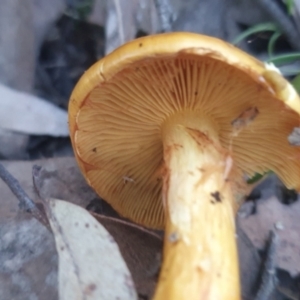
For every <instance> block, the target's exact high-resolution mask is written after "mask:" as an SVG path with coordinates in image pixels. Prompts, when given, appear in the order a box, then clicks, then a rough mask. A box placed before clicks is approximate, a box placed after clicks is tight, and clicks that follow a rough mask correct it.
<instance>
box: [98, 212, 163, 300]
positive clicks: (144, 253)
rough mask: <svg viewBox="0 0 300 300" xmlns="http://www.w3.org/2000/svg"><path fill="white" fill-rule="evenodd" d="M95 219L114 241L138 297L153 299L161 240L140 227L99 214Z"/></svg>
mask: <svg viewBox="0 0 300 300" xmlns="http://www.w3.org/2000/svg"><path fill="white" fill-rule="evenodd" d="M93 216H95V218H96V219H97V220H98V221H99V222H100V223H101V224H102V225H103V226H104V227H105V228H106V230H107V231H108V232H109V233H110V234H111V235H112V236H113V237H114V239H115V241H116V242H117V244H118V245H119V248H120V251H121V253H122V256H123V258H124V260H125V261H126V263H127V266H128V268H129V270H130V272H131V274H132V278H133V280H134V283H135V286H136V289H137V291H138V294H139V295H141V296H143V297H144V298H146V299H152V295H153V292H154V288H155V285H156V279H157V278H156V277H157V276H156V275H158V274H156V273H158V271H159V269H160V263H161V260H160V257H161V252H162V246H163V240H162V237H161V236H160V235H158V234H156V233H154V232H152V231H150V230H147V229H145V228H143V227H141V226H138V225H135V224H132V223H130V222H126V221H123V220H120V219H116V218H111V217H107V216H103V215H99V214H93Z"/></svg>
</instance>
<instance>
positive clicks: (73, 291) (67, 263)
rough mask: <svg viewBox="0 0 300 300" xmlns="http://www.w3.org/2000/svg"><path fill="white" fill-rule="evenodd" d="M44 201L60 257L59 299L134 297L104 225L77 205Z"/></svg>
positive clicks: (125, 271) (105, 299)
mask: <svg viewBox="0 0 300 300" xmlns="http://www.w3.org/2000/svg"><path fill="white" fill-rule="evenodd" d="M46 203H47V205H46V208H47V209H46V210H47V214H48V218H49V221H50V224H51V228H52V230H53V233H54V237H55V242H56V249H57V252H58V256H59V266H58V282H59V299H60V300H70V299H72V300H73V299H74V300H77V299H78V300H79V299H80V300H81V299H82V300H92V299H95V300H99V299H101V300H112V299H120V300H121V299H124V300H125V299H128V300H134V299H137V295H136V292H135V288H134V284H133V281H132V278H131V275H130V272H129V270H128V268H127V266H126V263H125V262H124V260H123V258H122V256H121V253H120V252H119V248H118V246H117V244H116V242H115V241H114V239H113V238H112V236H111V235H110V234H109V233H108V232H107V231H106V230H105V229H104V227H103V226H102V225H101V224H99V222H97V220H96V219H95V218H93V217H92V216H91V214H89V213H88V212H87V211H86V210H85V209H83V208H81V207H79V206H77V205H74V204H71V203H69V202H66V201H62V200H56V199H49V200H47V201H46Z"/></svg>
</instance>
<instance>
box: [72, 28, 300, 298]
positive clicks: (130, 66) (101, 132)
mask: <svg viewBox="0 0 300 300" xmlns="http://www.w3.org/2000/svg"><path fill="white" fill-rule="evenodd" d="M299 114H300V100H299V97H298V95H297V93H296V92H295V90H294V89H293V87H292V86H291V85H290V84H289V83H288V82H287V81H286V80H285V79H284V78H283V77H282V76H281V75H280V73H279V72H278V71H277V70H276V69H275V68H273V67H270V66H269V65H265V64H264V63H262V62H260V61H258V60H256V59H255V58H253V57H251V56H250V55H248V54H246V53H244V52H243V51H241V50H239V49H237V48H235V47H233V46H232V45H230V44H228V43H226V42H224V41H221V40H219V39H216V38H212V37H208V36H203V35H198V34H193V33H183V32H180V33H166V34H158V35H154V36H147V37H143V38H139V39H136V40H134V41H131V42H129V43H127V44H125V45H123V46H121V47H120V48H118V49H116V50H115V51H114V52H112V53H110V54H109V55H107V56H106V57H104V58H103V59H101V60H100V61H99V62H97V63H96V64H94V65H93V66H92V67H91V68H90V69H89V70H88V71H87V72H86V73H85V74H84V75H83V76H82V78H81V79H80V81H79V82H78V84H77V85H76V87H75V89H74V91H73V93H72V95H71V97H70V103H69V126H70V136H71V140H72V144H73V147H74V152H75V156H76V159H77V161H78V164H79V166H80V169H81V171H82V173H83V174H84V176H85V178H86V180H87V181H88V183H89V185H90V186H91V187H93V188H94V190H95V191H96V192H97V193H98V194H99V195H100V196H101V197H102V198H103V199H105V200H106V201H107V202H109V203H110V204H111V205H112V207H113V208H114V209H115V210H116V211H117V212H118V213H119V214H121V215H122V216H124V217H126V218H128V219H130V220H132V221H134V222H137V223H139V224H141V225H144V226H147V227H151V228H156V229H159V228H164V229H165V238H164V252H163V264H162V269H161V273H160V277H159V282H158V285H157V289H156V292H155V295H154V299H156V300H158V299H159V300H160V299H161V300H167V299H168V300H171V299H189V300H194V299H206V300H208V299H209V300H216V299H218V300H235V299H240V283H239V271H238V270H239V269H238V259H237V249H236V236H235V220H234V216H235V212H236V211H237V208H238V207H239V204H240V202H241V199H242V198H243V196H244V195H245V194H246V193H248V188H247V185H246V183H245V181H246V178H247V176H248V177H251V176H253V175H254V174H255V173H264V172H266V171H268V170H272V171H274V172H275V173H277V174H278V176H279V177H280V179H281V180H282V181H283V182H284V183H285V185H286V186H287V187H288V188H295V189H297V190H299V189H300V160H299V154H300V151H299V147H297V146H294V145H290V144H289V142H288V136H289V135H290V134H291V133H292V131H293V129H294V128H295V127H299V123H300V119H299Z"/></svg>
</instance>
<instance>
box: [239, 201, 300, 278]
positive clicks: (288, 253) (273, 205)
mask: <svg viewBox="0 0 300 300" xmlns="http://www.w3.org/2000/svg"><path fill="white" fill-rule="evenodd" d="M299 216H300V201H299V200H298V201H296V202H294V203H292V204H289V205H285V204H282V203H281V202H280V201H279V200H278V199H277V198H276V197H275V196H272V197H270V198H268V199H261V200H259V201H257V205H256V213H255V214H252V215H250V216H249V217H247V218H241V217H239V223H240V226H241V228H242V229H243V231H244V232H245V233H246V234H247V235H248V237H249V238H250V240H251V241H252V243H253V244H254V246H255V247H256V248H258V249H263V248H264V247H265V244H266V240H267V238H268V235H269V232H270V230H272V229H273V230H274V229H277V234H278V236H279V245H278V248H277V266H278V267H279V268H281V269H284V270H287V271H289V273H290V274H291V275H292V276H295V275H297V274H299V273H300V251H299V249H300V223H299V222H298V220H299Z"/></svg>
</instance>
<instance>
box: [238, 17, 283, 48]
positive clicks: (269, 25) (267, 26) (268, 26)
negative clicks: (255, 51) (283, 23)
mask: <svg viewBox="0 0 300 300" xmlns="http://www.w3.org/2000/svg"><path fill="white" fill-rule="evenodd" d="M263 31H276V32H280V29H279V27H278V26H277V25H276V24H275V23H273V22H266V23H260V24H257V25H254V26H252V27H250V28H249V29H247V30H245V31H244V32H242V33H241V34H240V35H238V36H237V37H236V38H235V39H234V40H233V41H232V44H233V45H236V44H238V43H239V42H240V41H242V40H243V39H245V38H247V37H248V36H249V35H251V34H255V33H259V32H263Z"/></svg>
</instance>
